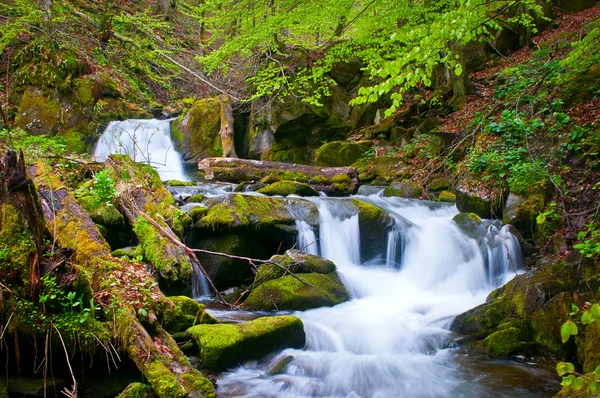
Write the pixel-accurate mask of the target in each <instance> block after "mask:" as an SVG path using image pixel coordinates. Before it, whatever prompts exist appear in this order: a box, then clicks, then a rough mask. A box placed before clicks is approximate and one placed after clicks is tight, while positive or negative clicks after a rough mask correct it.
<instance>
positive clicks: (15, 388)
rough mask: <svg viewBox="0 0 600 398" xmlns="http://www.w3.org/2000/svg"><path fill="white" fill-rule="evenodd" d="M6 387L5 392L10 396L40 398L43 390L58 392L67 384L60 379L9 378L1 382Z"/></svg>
mask: <svg viewBox="0 0 600 398" xmlns="http://www.w3.org/2000/svg"><path fill="white" fill-rule="evenodd" d="M3 384H5V385H6V390H7V391H8V392H9V394H10V396H18V397H42V396H44V390H47V391H49V392H51V391H55V392H58V390H60V389H61V388H63V387H66V386H67V383H66V382H65V381H64V380H62V379H51V378H48V380H44V379H31V378H27V377H10V378H9V379H8V380H3Z"/></svg>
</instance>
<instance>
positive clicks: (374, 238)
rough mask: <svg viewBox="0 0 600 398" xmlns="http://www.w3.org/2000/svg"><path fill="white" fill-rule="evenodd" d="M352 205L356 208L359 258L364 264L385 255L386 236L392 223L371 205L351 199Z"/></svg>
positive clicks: (386, 215)
mask: <svg viewBox="0 0 600 398" xmlns="http://www.w3.org/2000/svg"><path fill="white" fill-rule="evenodd" d="M352 203H353V204H354V206H356V207H357V208H358V224H359V228H360V248H361V250H360V252H361V253H360V257H361V261H363V262H364V261H368V260H371V259H373V258H374V257H376V256H378V255H381V253H385V251H386V248H387V238H388V234H389V232H390V229H391V228H392V226H393V224H394V222H393V220H392V218H391V217H390V216H389V215H388V214H387V213H386V212H384V211H383V210H381V209H380V208H379V207H377V206H375V205H372V204H371V203H366V202H362V201H360V200H357V199H353V200H352Z"/></svg>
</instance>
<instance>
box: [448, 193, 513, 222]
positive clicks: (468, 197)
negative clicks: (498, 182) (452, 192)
mask: <svg viewBox="0 0 600 398" xmlns="http://www.w3.org/2000/svg"><path fill="white" fill-rule="evenodd" d="M456 207H457V208H458V210H459V211H460V212H462V213H475V214H477V215H478V216H479V217H481V218H493V217H494V216H499V215H501V214H502V203H501V201H498V200H492V199H490V198H487V197H485V196H483V195H479V194H477V193H473V192H470V191H468V190H466V189H457V190H456Z"/></svg>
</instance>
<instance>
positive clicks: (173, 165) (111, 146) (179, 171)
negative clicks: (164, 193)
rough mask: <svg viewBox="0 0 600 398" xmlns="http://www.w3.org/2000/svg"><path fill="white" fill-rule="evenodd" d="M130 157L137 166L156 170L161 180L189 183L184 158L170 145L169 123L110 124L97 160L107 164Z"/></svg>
mask: <svg viewBox="0 0 600 398" xmlns="http://www.w3.org/2000/svg"><path fill="white" fill-rule="evenodd" d="M114 153H119V154H128V155H129V156H131V158H132V159H133V160H134V161H136V162H143V163H148V164H150V165H151V166H152V167H154V168H155V169H156V170H157V171H158V174H159V175H160V178H161V179H162V180H182V181H185V180H187V177H186V176H185V173H184V171H183V160H182V158H181V155H180V154H179V153H178V152H177V151H176V150H175V149H174V147H173V141H171V127H170V123H169V121H168V120H157V119H150V120H137V119H130V120H124V121H122V122H121V121H116V122H110V123H109V124H108V126H107V127H106V130H104V133H102V136H101V137H100V139H99V140H98V143H97V144H96V148H95V149H94V155H93V156H94V158H95V159H96V160H98V161H104V160H106V158H108V156H109V155H111V154H114Z"/></svg>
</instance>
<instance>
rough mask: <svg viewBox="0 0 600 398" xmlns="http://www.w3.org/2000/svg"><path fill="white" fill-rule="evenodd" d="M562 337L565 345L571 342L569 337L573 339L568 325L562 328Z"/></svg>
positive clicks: (564, 324)
mask: <svg viewBox="0 0 600 398" xmlns="http://www.w3.org/2000/svg"><path fill="white" fill-rule="evenodd" d="M560 337H561V339H562V342H563V343H566V342H567V341H568V340H569V337H571V328H570V327H569V325H568V324H567V323H563V325H562V326H561V327H560Z"/></svg>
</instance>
